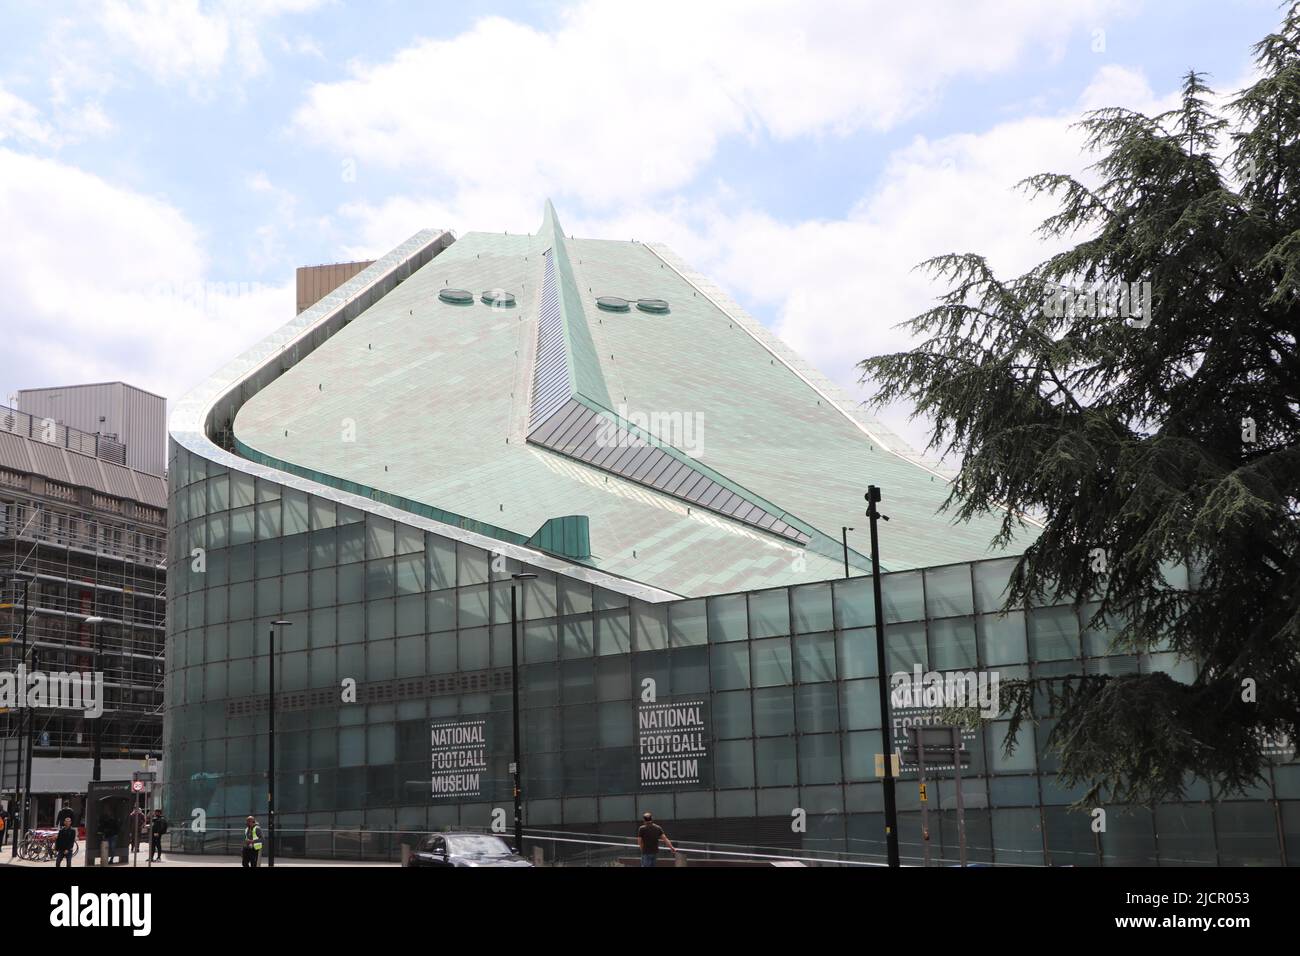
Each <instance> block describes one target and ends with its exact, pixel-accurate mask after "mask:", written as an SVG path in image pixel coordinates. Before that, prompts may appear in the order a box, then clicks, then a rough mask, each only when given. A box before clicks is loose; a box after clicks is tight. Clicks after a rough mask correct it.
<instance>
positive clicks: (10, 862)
mask: <svg viewBox="0 0 1300 956" xmlns="http://www.w3.org/2000/svg"><path fill="white" fill-rule="evenodd" d="M10 849H11V848H10V847H4V848H3V849H2V850H0V866H36V867H46V868H48V869H53V868H54V861H53V860H50V861H45V860H42V861H40V862H33V861H30V860H20V859H18V858H17V857H14V856H11V855H10ZM77 851H78V852H77V855H76V856H74V857H73V858H72V869H73V870H78V869H83V870H84V869H85V868H86V864H85V859H86V857H85V853H86V844H85V842H84V841H82V842H79V843H78V844H77ZM148 859H149V854H148V851H147V848H146V847H145V846H144V845H143V844H141V846H140V854H139V862H138V863H137V864H135V868H136V869H141V870H143V869H145V868H146V867H148V866H149V864H148V862H147V860H148ZM130 866H132V864H126V866H123V865H122V864H121V863H118V864H115V865H114V867H113V869H117V870H121V869H126V868H129V867H130ZM206 866H242V861H241V860H240V858H239V856H238V855H235V854H229V855H226V854H215V853H214V854H205V855H203V856H199V855H197V854H188V853H164V854H163V861H162V862H161V863H157V862H155V863H154V864H153V867H154V868H156V869H175V868H177V867H181V868H187V867H206ZM265 866H266V854H265V853H263V854H262V859H261V861H260V862H259V864H258V869H261V868H263V867H265ZM275 866H276V869H279V868H280V867H282V866H310V867H316V866H379V867H384V866H397V864H396V863H388V862H385V861H382V860H300V859H286V858H285V857H277V858H276V861H275Z"/></svg>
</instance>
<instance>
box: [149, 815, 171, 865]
mask: <svg viewBox="0 0 1300 956" xmlns="http://www.w3.org/2000/svg"><path fill="white" fill-rule="evenodd" d="M166 832H167V818H166V817H165V816H163V812H162V810H155V811H154V812H153V818H152V819H151V820H150V821H149V862H150V863H152V862H154V861H155V860H156V861H157V862H159V863H161V862H162V838H163V834H164V833H166Z"/></svg>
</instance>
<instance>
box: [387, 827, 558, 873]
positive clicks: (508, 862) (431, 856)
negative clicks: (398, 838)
mask: <svg viewBox="0 0 1300 956" xmlns="http://www.w3.org/2000/svg"><path fill="white" fill-rule="evenodd" d="M406 865H407V866H532V864H531V863H529V862H528V861H527V860H525V859H524V858H523V857H522V856H519V855H518V854H517V853H515V852H514V851H513V850H511V849H510V845H509V844H508V843H506V841H505V840H503V839H501V838H500V837H496V836H491V835H489V834H486V833H433V834H430V835H429V836H427V837H425V838H424V839H423V840H421V841H420V842H419V843H418V844H416V846H415V847H414V848H413V849H412V850H411V858H410V860H408V861H407V864H406Z"/></svg>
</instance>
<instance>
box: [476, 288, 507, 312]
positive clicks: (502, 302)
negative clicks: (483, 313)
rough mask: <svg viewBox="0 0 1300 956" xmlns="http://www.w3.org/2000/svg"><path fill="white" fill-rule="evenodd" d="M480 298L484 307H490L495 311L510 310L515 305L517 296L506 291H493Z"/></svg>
mask: <svg viewBox="0 0 1300 956" xmlns="http://www.w3.org/2000/svg"><path fill="white" fill-rule="evenodd" d="M479 298H480V299H481V300H482V302H483V304H484V305H490V306H492V307H493V308H494V309H509V308H513V307H514V304H515V294H514V293H513V292H507V291H506V290H505V289H492V290H490V291H488V292H484V293H483V295H481V296H480V297H479Z"/></svg>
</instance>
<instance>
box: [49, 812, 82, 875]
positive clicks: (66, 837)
mask: <svg viewBox="0 0 1300 956" xmlns="http://www.w3.org/2000/svg"><path fill="white" fill-rule="evenodd" d="M76 848H77V831H76V829H75V828H74V827H73V826H72V819H71V817H61V818H60V819H59V834H58V836H56V837H55V838H54V868H55V869H56V870H57V869H58V868H59V864H61V863H62V862H63V861H64V860H67V861H68V869H72V852H73V850H75V849H76Z"/></svg>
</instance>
